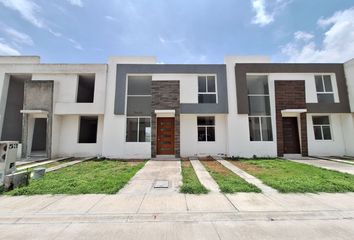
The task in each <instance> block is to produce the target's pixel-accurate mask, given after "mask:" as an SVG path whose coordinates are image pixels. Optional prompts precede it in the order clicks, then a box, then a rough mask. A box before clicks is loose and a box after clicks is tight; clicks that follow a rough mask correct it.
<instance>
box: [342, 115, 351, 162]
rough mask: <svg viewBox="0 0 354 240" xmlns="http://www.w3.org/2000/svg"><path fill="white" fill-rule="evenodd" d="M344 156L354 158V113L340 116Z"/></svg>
mask: <svg viewBox="0 0 354 240" xmlns="http://www.w3.org/2000/svg"><path fill="white" fill-rule="evenodd" d="M341 126H342V129H343V137H344V142H345V154H346V155H348V156H354V113H351V114H342V115H341Z"/></svg>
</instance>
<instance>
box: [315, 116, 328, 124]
mask: <svg viewBox="0 0 354 240" xmlns="http://www.w3.org/2000/svg"><path fill="white" fill-rule="evenodd" d="M312 122H313V124H314V125H325V124H327V125H328V124H329V117H328V116H313V117H312Z"/></svg>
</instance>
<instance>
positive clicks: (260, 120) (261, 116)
mask: <svg viewBox="0 0 354 240" xmlns="http://www.w3.org/2000/svg"><path fill="white" fill-rule="evenodd" d="M250 118H258V121H259V136H260V137H261V140H251V132H250V129H249V134H250V141H251V142H273V141H274V136H273V123H272V116H271V115H252V116H248V120H249V119H250ZM262 118H270V123H271V125H272V129H271V130H272V140H264V139H263V127H262ZM248 128H250V126H249V123H248Z"/></svg>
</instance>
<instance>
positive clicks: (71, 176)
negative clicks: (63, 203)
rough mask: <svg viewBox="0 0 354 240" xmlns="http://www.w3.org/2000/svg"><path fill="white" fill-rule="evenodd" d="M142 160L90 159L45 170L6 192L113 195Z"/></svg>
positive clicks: (141, 165) (141, 163)
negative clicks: (24, 184) (38, 176)
mask: <svg viewBox="0 0 354 240" xmlns="http://www.w3.org/2000/svg"><path fill="white" fill-rule="evenodd" d="M144 164H145V162H143V161H138V162H137V161H134V162H132V161H119V160H91V161H86V162H83V163H78V164H76V165H73V166H70V167H66V168H63V169H60V170H57V171H53V172H49V173H47V174H46V175H45V176H44V177H43V178H41V179H37V180H31V181H30V184H29V185H28V186H26V187H21V188H17V189H14V190H12V191H10V192H7V193H5V194H8V195H35V194H89V193H92V194H95V193H106V194H114V193H116V192H118V191H119V190H120V189H121V188H123V186H124V185H125V184H126V183H127V182H128V181H129V180H130V179H131V178H132V177H133V176H134V175H135V173H136V172H137V171H138V170H139V169H141V168H142V167H143V166H144Z"/></svg>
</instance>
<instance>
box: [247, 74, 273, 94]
mask: <svg viewBox="0 0 354 240" xmlns="http://www.w3.org/2000/svg"><path fill="white" fill-rule="evenodd" d="M247 89H248V94H269V88H268V76H266V75H262V76H261V75H260V76H252V75H249V76H247Z"/></svg>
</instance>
